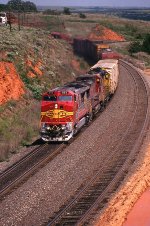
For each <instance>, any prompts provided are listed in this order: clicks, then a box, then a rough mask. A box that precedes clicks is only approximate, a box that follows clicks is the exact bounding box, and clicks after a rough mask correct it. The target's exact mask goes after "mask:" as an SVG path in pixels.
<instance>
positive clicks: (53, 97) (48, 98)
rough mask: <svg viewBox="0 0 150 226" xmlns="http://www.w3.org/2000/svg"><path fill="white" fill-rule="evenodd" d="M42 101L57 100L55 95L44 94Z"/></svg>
mask: <svg viewBox="0 0 150 226" xmlns="http://www.w3.org/2000/svg"><path fill="white" fill-rule="evenodd" d="M43 100H44V101H57V97H56V96H47V95H46V96H44V97H43Z"/></svg>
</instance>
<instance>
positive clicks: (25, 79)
mask: <svg viewBox="0 0 150 226" xmlns="http://www.w3.org/2000/svg"><path fill="white" fill-rule="evenodd" d="M0 29H1V32H2V39H1V40H0V49H1V55H0V125H1V126H0V140H1V153H0V159H1V160H3V159H5V158H7V157H8V155H9V152H10V151H11V152H16V150H17V148H18V146H19V145H20V144H21V145H25V144H27V143H28V142H31V140H32V139H33V137H34V136H37V135H38V133H39V122H40V99H41V94H42V93H43V92H44V91H46V90H49V89H51V88H53V87H56V86H60V85H61V84H64V83H65V82H67V81H69V80H73V78H74V77H75V76H76V75H77V74H79V73H81V71H82V70H84V66H85V68H86V67H87V66H86V63H84V62H82V59H79V58H76V57H75V56H74V55H73V51H72V47H71V46H70V45H69V44H67V43H66V42H65V41H63V40H55V39H54V38H53V37H52V36H51V35H50V32H49V31H45V30H41V29H35V28H29V27H22V29H21V31H19V32H18V27H17V26H16V25H13V29H12V32H10V31H9V28H8V27H2V26H1V27H0ZM80 64H81V67H80ZM16 135H17V136H16Z"/></svg>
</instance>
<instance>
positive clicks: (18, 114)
mask: <svg viewBox="0 0 150 226" xmlns="http://www.w3.org/2000/svg"><path fill="white" fill-rule="evenodd" d="M19 109H20V106H18V107H17V108H14V109H13V110H14V114H13V115H12V116H11V117H9V116H6V115H5V116H3V117H1V118H0V125H1V127H0V140H1V143H2V146H1V151H0V161H3V160H6V159H7V158H8V157H9V153H14V152H16V150H17V148H18V146H19V145H27V144H28V143H29V142H31V141H32V138H33V137H35V136H38V133H39V121H40V115H39V114H40V105H39V102H37V101H35V102H32V103H31V104H29V105H27V106H26V105H25V106H23V105H22V107H21V110H19Z"/></svg>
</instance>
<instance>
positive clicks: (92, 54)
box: [73, 38, 120, 62]
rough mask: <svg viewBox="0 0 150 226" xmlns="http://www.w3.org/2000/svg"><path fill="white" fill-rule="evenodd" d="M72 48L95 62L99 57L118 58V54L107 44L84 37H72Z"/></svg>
mask: <svg viewBox="0 0 150 226" xmlns="http://www.w3.org/2000/svg"><path fill="white" fill-rule="evenodd" d="M73 49H74V52H75V53H76V54H78V55H81V56H83V57H85V58H90V59H93V60H94V61H95V62H96V61H98V60H100V59H119V58H120V55H119V54H118V53H117V52H114V51H113V50H112V49H111V48H110V46H109V44H108V43H107V42H104V41H93V40H92V41H91V40H89V39H84V38H74V39H73Z"/></svg>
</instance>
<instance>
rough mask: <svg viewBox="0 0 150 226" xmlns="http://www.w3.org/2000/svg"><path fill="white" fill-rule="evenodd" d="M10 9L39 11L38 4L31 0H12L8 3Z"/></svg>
mask: <svg viewBox="0 0 150 226" xmlns="http://www.w3.org/2000/svg"><path fill="white" fill-rule="evenodd" d="M7 6H8V8H9V9H13V10H20V11H25V12H28V11H34V12H35V11H37V8H36V5H35V4H34V3H33V2H30V1H27V2H25V1H21V0H10V1H8V3H7Z"/></svg>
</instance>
